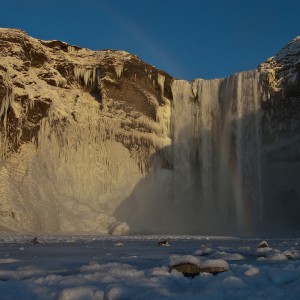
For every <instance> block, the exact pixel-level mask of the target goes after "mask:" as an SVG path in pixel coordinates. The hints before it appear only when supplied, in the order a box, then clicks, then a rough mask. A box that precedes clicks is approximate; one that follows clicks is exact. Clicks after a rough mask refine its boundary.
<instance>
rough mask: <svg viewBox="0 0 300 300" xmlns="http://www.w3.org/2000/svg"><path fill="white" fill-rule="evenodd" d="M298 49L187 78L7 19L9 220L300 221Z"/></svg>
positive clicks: (128, 223)
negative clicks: (229, 71) (45, 36)
mask: <svg viewBox="0 0 300 300" xmlns="http://www.w3.org/2000/svg"><path fill="white" fill-rule="evenodd" d="M299 48H300V44H299V38H296V39H294V40H293V41H291V43H289V44H288V45H287V46H286V47H284V48H283V49H282V50H281V51H280V52H279V53H278V54H277V55H275V56H274V57H272V58H270V59H269V60H267V61H266V62H265V63H263V64H261V65H260V66H259V68H258V70H253V71H248V72H242V73H237V74H234V75H232V76H230V77H228V78H225V79H214V80H203V79H196V80H194V81H193V82H187V81H184V80H175V79H174V78H172V77H171V76H170V75H168V74H167V73H165V72H164V71H161V70H157V69H156V68H154V67H153V66H151V65H149V64H147V63H145V62H143V61H142V60H140V59H139V58H138V57H136V56H135V55H132V54H130V53H127V52H125V51H114V50H105V51H92V50H88V49H85V48H80V47H77V46H72V45H69V44H67V43H64V42H61V41H56V40H53V41H43V40H38V39H35V38H32V37H30V36H28V35H27V34H26V33H25V32H24V31H22V30H17V29H5V28H2V29H0V117H1V121H0V198H1V207H0V227H1V231H14V232H32V233H37V232H38V233H70V234H72V233H77V234H81V233H82V234H86V233H97V234H113V235H119V234H128V233H149V232H152V233H166V234H168V233H178V234H183V233H193V234H195V233H204V234H211V233H226V232H229V231H234V230H236V228H239V230H240V231H242V232H243V231H247V230H248V228H249V226H248V225H249V220H251V221H252V222H253V223H254V224H252V225H253V228H254V229H256V228H260V227H263V228H264V229H265V227H266V228H267V229H268V228H276V226H277V224H278V223H280V224H286V225H285V226H286V228H287V229H289V228H291V227H292V228H300V221H299V220H300V218H299V211H300V202H299V199H300V197H299V195H300V185H299V184H298V180H297V178H299V176H300V165H299V161H300V154H299V153H300V152H299V149H300V121H299V120H300V101H299V100H300V86H299V84H300V79H299V77H300V75H299V74H300V69H299V68H300V65H299V53H300V52H299ZM220 149H221V150H222V151H220ZM282 174H284V176H282ZM216 208H218V209H217V210H216ZM250 214H251V215H250ZM216 220H218V221H217V222H216ZM278 220H282V222H278ZM281 226H283V225H281ZM280 229H282V228H280Z"/></svg>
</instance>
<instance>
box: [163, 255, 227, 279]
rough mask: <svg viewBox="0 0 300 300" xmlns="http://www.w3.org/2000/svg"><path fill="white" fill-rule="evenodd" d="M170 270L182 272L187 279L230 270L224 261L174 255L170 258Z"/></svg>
mask: <svg viewBox="0 0 300 300" xmlns="http://www.w3.org/2000/svg"><path fill="white" fill-rule="evenodd" d="M169 265H170V269H171V270H173V269H175V270H177V271H179V272H181V273H182V274H183V275H184V276H186V277H194V276H197V275H199V274H200V273H211V274H213V275H216V274H218V273H222V272H225V271H228V270H229V264H228V263H227V262H226V261H225V260H222V259H200V258H199V257H196V256H193V255H184V256H180V255H172V256H170V258H169Z"/></svg>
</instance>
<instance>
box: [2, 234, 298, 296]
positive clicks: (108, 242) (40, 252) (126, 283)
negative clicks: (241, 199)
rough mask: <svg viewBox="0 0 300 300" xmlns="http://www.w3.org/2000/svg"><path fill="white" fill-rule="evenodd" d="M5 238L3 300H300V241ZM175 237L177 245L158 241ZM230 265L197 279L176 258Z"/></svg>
mask: <svg viewBox="0 0 300 300" xmlns="http://www.w3.org/2000/svg"><path fill="white" fill-rule="evenodd" d="M33 238H34V237H33V236H8V235H6V236H1V237H0V299H22V300H26V299H64V300H66V299H72V300H74V299H75V300H76V299H84V300H86V299H122V300H123V299H124V300H125V299H143V300H145V299H210V300H222V299H228V300H229V299H230V300H234V299H243V300H247V299H255V300H259V299H261V300H267V299H272V300H274V299H275V300H276V299H295V300H299V299H300V238H276V239H274V238H273V239H266V238H264V240H266V241H267V243H268V245H269V248H268V249H266V250H267V251H266V253H263V256H257V254H255V253H256V248H257V245H258V244H259V243H260V242H261V241H262V240H263V239H253V238H251V239H246V238H231V237H228V238H225V237H195V236H194V237H190V236H169V237H161V236H136V237H96V236H38V243H37V244H34V243H32V240H33ZM164 239H167V240H168V241H169V244H170V246H169V247H160V246H158V242H159V241H160V240H164ZM174 255H178V256H183V257H184V256H185V255H192V256H195V257H197V259H198V260H200V261H201V260H203V261H205V260H207V259H222V260H225V261H227V262H228V264H229V270H228V271H227V272H224V273H220V274H218V275H215V276H214V275H212V274H208V273H200V275H199V276H196V277H194V278H187V277H184V276H183V275H182V274H181V273H179V272H177V271H176V270H173V271H171V272H170V257H173V258H174Z"/></svg>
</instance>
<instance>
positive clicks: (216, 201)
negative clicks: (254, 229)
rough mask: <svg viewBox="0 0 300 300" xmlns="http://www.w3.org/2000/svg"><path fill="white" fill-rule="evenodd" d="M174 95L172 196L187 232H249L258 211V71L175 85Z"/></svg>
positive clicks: (259, 192) (259, 211)
mask: <svg viewBox="0 0 300 300" xmlns="http://www.w3.org/2000/svg"><path fill="white" fill-rule="evenodd" d="M173 95H174V110H173V114H172V118H173V119H172V124H173V127H172V128H173V153H174V155H173V164H174V172H173V176H174V179H173V184H174V189H175V190H177V192H176V193H174V195H176V196H175V198H176V199H175V203H178V202H181V203H185V204H186V205H187V206H189V207H190V209H191V211H190V212H188V211H189V209H188V208H185V209H183V211H186V214H187V216H188V215H189V216H190V217H191V218H195V220H194V221H193V224H194V225H191V226H188V227H189V230H192V231H194V232H208V233H210V232H222V231H227V230H236V231H245V230H250V229H251V228H249V225H251V224H249V221H250V220H249V218H250V217H251V220H252V219H253V215H256V216H257V218H256V217H255V218H254V219H256V220H258V218H259V216H260V214H261V211H262V205H261V203H262V196H261V165H260V164H261V146H260V145H261V135H260V86H259V75H258V73H257V72H256V71H248V72H243V73H238V74H234V75H232V76H230V77H228V78H226V79H214V80H202V79H198V80H195V81H194V82H193V83H192V84H189V83H188V82H185V81H175V82H174V84H173ZM178 198H180V199H178ZM181 205H182V204H181ZM185 222H188V217H187V218H186V220H185Z"/></svg>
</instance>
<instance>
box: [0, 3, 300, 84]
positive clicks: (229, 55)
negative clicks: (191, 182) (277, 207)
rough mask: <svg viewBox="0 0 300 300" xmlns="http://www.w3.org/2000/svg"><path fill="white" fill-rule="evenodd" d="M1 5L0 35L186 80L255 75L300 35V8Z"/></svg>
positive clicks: (261, 5) (269, 5) (286, 5)
mask: <svg viewBox="0 0 300 300" xmlns="http://www.w3.org/2000/svg"><path fill="white" fill-rule="evenodd" d="M0 1H1V12H0V16H1V18H0V27H11V28H20V29H23V30H25V31H26V32H27V33H28V34H30V35H31V36H33V37H36V38H39V39H44V40H49V39H57V40H63V41H65V42H68V43H70V44H73V45H78V46H82V47H85V48H90V49H94V50H101V49H118V50H125V51H128V52H131V53H133V54H136V55H138V56H139V57H140V58H141V59H143V60H144V61H146V62H147V63H149V64H151V65H154V66H156V67H157V68H159V69H163V70H165V71H166V72H168V73H169V74H171V75H172V76H174V77H176V78H180V79H188V80H191V79H194V78H199V77H201V78H207V79H209V78H216V77H225V76H227V75H230V74H232V73H234V72H238V71H243V70H249V69H254V68H256V67H257V66H258V64H259V63H261V62H263V61H264V60H265V59H267V58H268V57H270V56H273V55H274V54H276V52H277V51H278V50H280V49H281V48H282V47H283V46H284V45H285V44H286V43H288V42H289V41H290V40H291V39H293V38H294V37H295V36H297V35H300V1H299V0H285V1H279V0H203V1H202V0H9V1H8V0H7V1H5V0H0ZM0 63H1V62H0Z"/></svg>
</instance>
